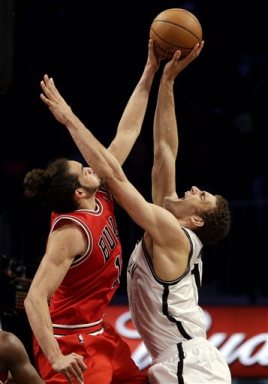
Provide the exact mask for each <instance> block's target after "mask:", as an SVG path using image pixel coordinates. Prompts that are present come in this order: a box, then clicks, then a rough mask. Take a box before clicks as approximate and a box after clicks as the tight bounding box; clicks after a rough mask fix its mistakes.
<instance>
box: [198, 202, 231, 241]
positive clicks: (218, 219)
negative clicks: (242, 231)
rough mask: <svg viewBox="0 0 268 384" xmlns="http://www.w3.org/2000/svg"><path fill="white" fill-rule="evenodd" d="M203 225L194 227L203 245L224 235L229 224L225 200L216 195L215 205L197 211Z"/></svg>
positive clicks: (227, 207) (228, 210)
mask: <svg viewBox="0 0 268 384" xmlns="http://www.w3.org/2000/svg"><path fill="white" fill-rule="evenodd" d="M198 215H199V216H200V217H202V219H203V220H204V225H203V226H202V227H198V228H195V229H194V232H195V233H196V235H197V236H198V237H199V239H200V240H201V242H202V243H203V245H212V244H215V243H217V242H218V241H220V240H222V239H223V238H224V237H226V236H227V235H228V233H229V230H230V226H231V212H230V207H229V204H228V202H227V200H226V199H225V198H224V197H222V196H221V195H216V207H214V208H211V209H209V210H206V211H199V212H198Z"/></svg>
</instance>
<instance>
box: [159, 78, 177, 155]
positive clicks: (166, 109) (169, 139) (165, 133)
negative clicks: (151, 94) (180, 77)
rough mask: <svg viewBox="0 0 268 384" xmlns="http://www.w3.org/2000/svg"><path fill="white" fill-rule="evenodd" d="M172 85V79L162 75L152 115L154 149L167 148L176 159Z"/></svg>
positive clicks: (175, 123)
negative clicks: (153, 114)
mask: <svg viewBox="0 0 268 384" xmlns="http://www.w3.org/2000/svg"><path fill="white" fill-rule="evenodd" d="M173 87H174V80H170V79H166V78H165V77H164V76H162V78H161V82H160V87H159V91H158V97H157V106H156V112H155V116H154V151H155V152H159V151H160V152H162V149H163V148H164V149H165V148H168V149H169V150H170V151H171V153H172V155H173V156H174V159H176V156H177V152H178V129H177V128H178V127H177V120H176V111H175V100H174V92H173ZM158 155H159V154H158Z"/></svg>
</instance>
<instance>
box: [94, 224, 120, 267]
mask: <svg viewBox="0 0 268 384" xmlns="http://www.w3.org/2000/svg"><path fill="white" fill-rule="evenodd" d="M109 222H110V224H111V225H105V227H104V228H103V230H102V234H101V237H100V239H99V242H98V245H99V247H100V249H101V252H102V254H103V257H104V260H105V262H106V261H107V260H108V259H109V257H110V251H112V250H113V249H114V248H115V246H116V238H117V237H118V231H117V229H116V226H115V223H114V222H113V218H112V217H111V216H110V217H109Z"/></svg>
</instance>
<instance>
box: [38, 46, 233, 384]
mask: <svg viewBox="0 0 268 384" xmlns="http://www.w3.org/2000/svg"><path fill="white" fill-rule="evenodd" d="M202 48H203V42H202V44H200V45H198V44H197V45H196V46H195V47H194V49H193V51H192V52H191V53H190V55H189V56H187V57H186V58H184V59H182V60H179V58H180V51H177V52H176V53H175V54H174V57H173V59H172V60H171V61H170V62H169V63H167V64H166V66H165V68H164V72H163V76H162V79H161V84H160V88H159V95H158V104H157V109H156V113H155V123H154V140H155V159H154V168H153V202H154V203H153V204H152V203H149V202H147V201H146V200H145V199H144V198H143V197H142V196H141V194H140V193H139V192H138V191H137V190H136V189H135V187H134V186H133V185H132V184H131V183H130V182H129V181H128V179H127V178H126V176H125V174H124V172H123V170H122V168H121V167H120V165H119V163H118V162H117V160H116V159H115V158H114V157H113V156H112V155H111V154H110V153H108V152H107V150H106V149H105V148H104V147H103V146H102V145H101V144H100V142H99V141H98V140H97V139H96V138H95V137H94V136H93V135H92V134H91V132H90V131H89V130H88V129H87V128H86V127H85V126H84V125H83V123H82V122H81V121H80V120H79V119H78V118H77V116H76V115H75V114H74V113H73V112H72V110H71V108H70V107H69V106H68V105H67V104H66V102H65V100H64V99H63V98H62V97H61V95H60V94H59V93H58V91H57V89H56V87H55V85H54V83H53V81H52V80H51V79H49V78H48V77H47V76H45V77H44V81H43V82H42V89H43V94H42V96H41V98H42V100H43V101H44V103H46V104H47V105H48V107H49V109H50V110H51V112H52V113H53V114H54V116H55V117H56V119H57V120H58V121H59V122H61V123H62V124H64V125H65V126H66V128H67V129H68V131H69V133H70V134H71V136H72V138H73V140H74V141H75V143H76V145H77V146H78V148H79V149H80V151H81V153H82V155H83V156H84V158H85V160H86V161H87V162H88V163H89V164H91V166H92V167H93V169H94V171H95V172H96V173H97V174H98V176H99V177H101V178H102V179H103V181H104V183H105V184H106V185H107V186H108V187H109V188H110V191H111V192H112V193H113V195H114V197H115V199H116V200H117V201H118V203H119V204H120V205H121V206H122V207H123V208H124V209H125V210H126V211H127V212H128V214H129V215H130V217H131V218H132V219H133V220H134V221H135V222H136V223H137V224H138V225H139V226H140V227H142V228H143V229H144V230H145V235H144V238H143V240H142V241H141V242H140V243H139V244H138V245H137V247H136V248H135V250H134V251H133V254H132V256H131V258H130V261H129V268H128V270H129V272H128V294H129V303H130V310H131V315H132V319H133V321H134V324H135V326H136V327H137V330H138V331H139V333H140V334H141V336H142V338H143V341H144V343H145V345H146V347H147V349H148V351H149V353H150V354H151V356H152V358H153V365H152V367H151V368H150V370H149V380H150V382H151V383H158V384H173V383H174V384H175V383H179V384H201V383H208V382H211V383H213V384H230V383H231V377H230V371H229V368H228V366H227V364H226V362H225V360H224V359H223V357H222V356H221V354H220V353H219V351H218V350H217V349H216V348H214V346H212V345H211V344H210V343H209V342H208V341H207V339H206V329H205V322H204V318H203V313H202V310H201V308H200V307H199V306H198V291H197V288H198V285H199V283H200V280H201V275H202V261H201V255H200V251H201V249H202V247H203V245H206V244H214V243H216V242H218V241H219V240H221V239H223V238H224V237H225V236H226V235H227V234H228V231H229V227H230V210H229V207H228V203H227V201H226V200H225V199H224V198H223V197H222V196H220V195H213V194H211V193H209V192H207V191H201V190H200V189H199V188H198V187H195V186H193V187H192V188H191V189H190V190H189V191H186V192H185V194H184V196H183V197H182V198H178V196H177V194H176V184H175V161H176V156H177V149H178V136H177V124H176V117H175V108H174V96H173V84H174V80H175V78H176V76H177V75H178V74H179V73H180V72H181V71H182V70H183V69H184V68H185V67H186V66H187V65H188V64H189V63H190V62H191V61H193V60H194V59H195V58H196V57H198V56H199V54H200V52H201V50H202Z"/></svg>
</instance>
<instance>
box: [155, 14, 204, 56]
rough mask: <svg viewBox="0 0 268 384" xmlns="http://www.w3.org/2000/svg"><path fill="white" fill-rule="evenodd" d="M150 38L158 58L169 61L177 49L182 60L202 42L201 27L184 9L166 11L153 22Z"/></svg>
mask: <svg viewBox="0 0 268 384" xmlns="http://www.w3.org/2000/svg"><path fill="white" fill-rule="evenodd" d="M150 38H151V39H152V40H153V41H154V48H155V53H156V55H157V56H158V57H160V58H162V59H171V58H172V57H173V55H174V53H175V51H176V50H178V49H179V50H180V51H181V57H180V58H181V59H182V58H183V57H185V56H187V55H188V53H190V52H191V50H192V49H193V47H194V46H195V44H196V43H200V42H201V41H202V27H201V24H200V22H199V20H198V19H197V17H196V16H195V15H194V14H193V13H191V12H189V11H187V10H186V9H183V8H171V9H166V10H164V11H163V12H161V13H159V14H158V15H157V16H156V17H155V19H154V20H153V22H152V24H151V27H150Z"/></svg>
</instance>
